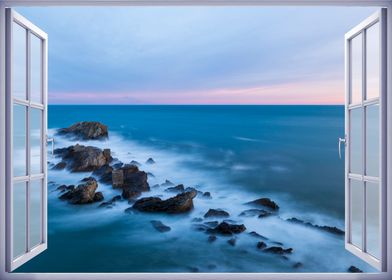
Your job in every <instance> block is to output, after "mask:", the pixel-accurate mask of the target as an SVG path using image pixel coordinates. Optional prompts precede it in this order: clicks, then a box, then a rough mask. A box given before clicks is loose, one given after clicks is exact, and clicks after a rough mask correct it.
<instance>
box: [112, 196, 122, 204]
mask: <svg viewBox="0 0 392 280" xmlns="http://www.w3.org/2000/svg"><path fill="white" fill-rule="evenodd" d="M120 200H121V195H116V196H113V197H112V199H111V200H110V202H112V203H114V202H116V201H120Z"/></svg>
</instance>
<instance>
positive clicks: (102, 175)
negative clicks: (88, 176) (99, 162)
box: [93, 164, 113, 184]
mask: <svg viewBox="0 0 392 280" xmlns="http://www.w3.org/2000/svg"><path fill="white" fill-rule="evenodd" d="M112 171H113V167H111V166H110V165H109V164H105V165H103V166H101V167H100V168H98V169H97V170H95V171H94V172H93V175H94V176H97V177H99V181H100V182H102V183H105V184H112Z"/></svg>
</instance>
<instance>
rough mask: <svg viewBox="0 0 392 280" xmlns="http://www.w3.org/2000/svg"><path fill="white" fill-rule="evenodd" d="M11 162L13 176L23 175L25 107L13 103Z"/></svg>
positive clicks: (24, 160)
mask: <svg viewBox="0 0 392 280" xmlns="http://www.w3.org/2000/svg"><path fill="white" fill-rule="evenodd" d="M13 110H14V112H13V115H14V118H13V145H14V147H13V161H14V162H13V164H14V168H13V169H14V176H15V177H16V176H24V175H26V174H27V173H26V172H27V168H26V107H25V106H23V105H17V104H15V105H14V108H13Z"/></svg>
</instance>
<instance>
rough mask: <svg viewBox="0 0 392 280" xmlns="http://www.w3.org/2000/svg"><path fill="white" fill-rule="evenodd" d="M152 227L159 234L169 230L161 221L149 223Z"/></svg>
mask: <svg viewBox="0 0 392 280" xmlns="http://www.w3.org/2000/svg"><path fill="white" fill-rule="evenodd" d="M151 224H152V226H153V227H154V228H155V229H156V230H157V231H159V232H168V231H170V230H171V228H170V227H169V226H167V225H165V224H163V223H162V222H161V221H155V220H154V221H151Z"/></svg>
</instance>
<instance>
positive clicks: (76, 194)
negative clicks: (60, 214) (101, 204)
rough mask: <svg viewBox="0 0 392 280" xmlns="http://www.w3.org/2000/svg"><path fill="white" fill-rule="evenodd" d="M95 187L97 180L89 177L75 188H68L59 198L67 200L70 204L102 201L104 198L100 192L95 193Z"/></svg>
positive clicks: (96, 186)
mask: <svg viewBox="0 0 392 280" xmlns="http://www.w3.org/2000/svg"><path fill="white" fill-rule="evenodd" d="M97 188H98V183H97V181H96V180H95V179H89V180H87V181H86V182H84V183H82V184H80V185H78V186H77V187H76V188H74V189H70V190H69V191H67V192H66V193H64V194H62V195H61V196H60V197H59V198H60V199H62V200H67V201H68V202H69V203H71V204H87V203H93V202H97V201H102V200H103V199H104V198H103V194H102V193H101V192H97V193H96V192H95V191H96V190H97Z"/></svg>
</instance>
